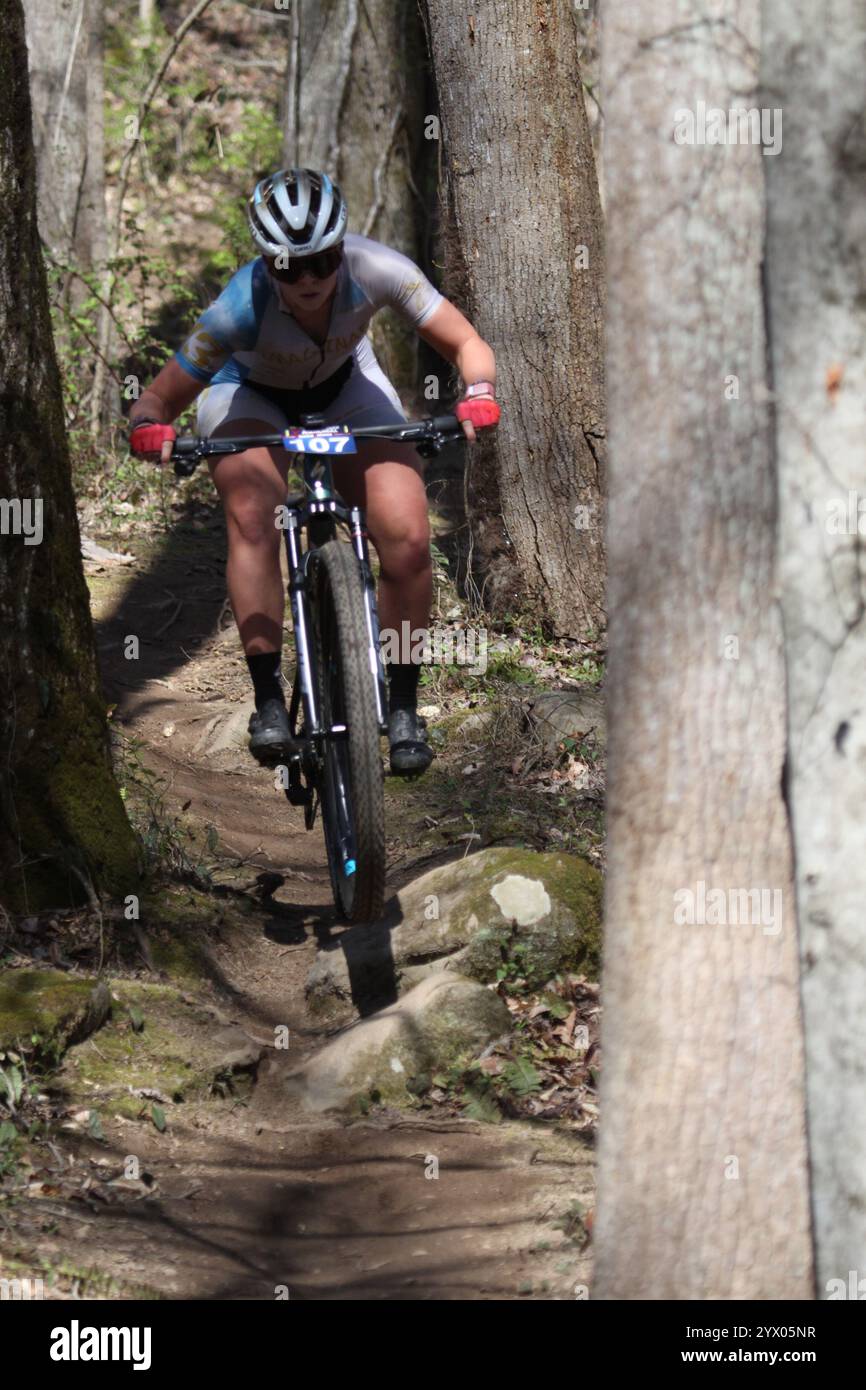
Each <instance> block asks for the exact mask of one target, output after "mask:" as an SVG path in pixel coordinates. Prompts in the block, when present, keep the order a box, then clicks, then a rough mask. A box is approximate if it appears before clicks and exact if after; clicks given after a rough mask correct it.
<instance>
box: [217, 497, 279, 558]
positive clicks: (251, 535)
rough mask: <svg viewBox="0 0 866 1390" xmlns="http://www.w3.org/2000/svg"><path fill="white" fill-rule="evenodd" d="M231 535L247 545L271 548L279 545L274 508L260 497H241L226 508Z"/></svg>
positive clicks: (233, 500)
mask: <svg viewBox="0 0 866 1390" xmlns="http://www.w3.org/2000/svg"><path fill="white" fill-rule="evenodd" d="M226 521H227V522H228V527H229V535H230V536H231V535H232V534H234V536H236V537H237V539H238V540H240V541H242V542H243V543H244V544H245V545H252V546H262V547H266V548H270V547H272V546H277V545H278V544H279V533H278V531H277V527H276V520H275V514H274V508H273V507H271V506H269V505H268V503H267V501H264V500H263V499H262V498H261V497H258V496H246V497H245V496H240V497H238V498H234V499H232V500H231V501H230V502H229V503H228V504H227V506H226Z"/></svg>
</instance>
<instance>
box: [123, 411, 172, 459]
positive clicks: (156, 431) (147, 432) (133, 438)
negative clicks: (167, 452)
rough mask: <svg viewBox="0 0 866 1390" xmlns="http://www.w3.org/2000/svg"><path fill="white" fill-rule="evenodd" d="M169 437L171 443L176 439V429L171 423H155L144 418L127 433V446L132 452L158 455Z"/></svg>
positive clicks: (142, 454) (145, 455) (143, 455)
mask: <svg viewBox="0 0 866 1390" xmlns="http://www.w3.org/2000/svg"><path fill="white" fill-rule="evenodd" d="M167 439H169V440H171V442H172V444H173V443H174V441H175V440H176V439H177V430H175V429H174V427H173V426H172V425H157V424H155V423H154V422H153V421H150V420H146V421H144V422H143V423H142V424H140V425H136V426H135V428H134V429H133V430H131V431H130V435H129V447H130V449H131V450H132V452H133V453H134V454H139V455H140V456H142V457H144V458H146V457H147V455H148V454H155V455H156V456H157V457H159V455H160V453H161V452H162V446H163V444H164V443H165V441H166V440H167Z"/></svg>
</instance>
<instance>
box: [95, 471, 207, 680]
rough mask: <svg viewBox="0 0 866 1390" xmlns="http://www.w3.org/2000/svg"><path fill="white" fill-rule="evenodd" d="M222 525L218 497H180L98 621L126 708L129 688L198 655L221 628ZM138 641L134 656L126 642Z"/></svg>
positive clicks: (108, 669)
mask: <svg viewBox="0 0 866 1390" xmlns="http://www.w3.org/2000/svg"><path fill="white" fill-rule="evenodd" d="M225 548H226V547H225V525H224V522H223V516H222V509H221V507H220V506H219V504H218V501H217V499H216V496H215V495H214V497H213V499H212V500H210V501H206V502H203V501H200V500H196V499H195V498H193V497H191V496H186V497H184V498H183V509H182V511H181V513H180V515H179V516H178V517H177V519H176V520H175V521H174V522H173V523H172V525H171V529H170V530H169V531H167V532H165V533H163V535H162V536H161V537H160V539H159V540H158V542H157V543H156V545H155V547H154V549H153V553H152V554H151V555H150V557H149V560H148V561H147V563H146V564H139V566H137V568H136V570H135V572H134V574H133V576H132V578H131V580H130V581H129V582H128V583H127V584H126V587H125V588H124V591H123V594H122V596H121V599H120V602H119V603H118V604H117V605H116V607H115V608H114V609H113V610H112V611H111V613H109V614H108V615H107V616H106V617H104V618H102V619H100V620H99V621H98V622H97V623H96V624H95V628H96V641H97V648H98V651H99V662H100V668H101V671H102V676H103V681H104V683H105V687H106V693H107V694H108V695H109V696H110V697H111V698H113V699H116V700H117V702H118V703H119V704H121V705H122V702H123V697H124V695H125V694H126V693H127V692H128V691H130V690H140V689H141V687H142V686H144V685H146V684H147V683H148V682H149V681H152V680H154V679H161V680H164V679H166V677H167V676H169V675H170V674H171V673H172V672H173V671H176V670H178V668H180V667H181V666H184V665H186V664H187V663H188V662H189V661H190V660H191V659H194V658H195V657H196V656H197V655H198V654H199V653H200V652H201V650H202V648H203V647H205V646H206V645H207V643H208V642H210V641H211V639H212V638H213V636H214V634H215V633H216V632H217V630H218V621H219V617H220V614H221V612H222V611H223V607H224V604H225V600H226V588H225V577H224V570H225ZM130 636H133V637H137V638H138V651H139V655H138V658H137V659H130V658H129V657H127V656H126V654H125V650H126V639H127V638H128V637H130Z"/></svg>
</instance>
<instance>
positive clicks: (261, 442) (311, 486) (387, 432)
mask: <svg viewBox="0 0 866 1390" xmlns="http://www.w3.org/2000/svg"><path fill="white" fill-rule="evenodd" d="M324 428H325V422H324V419H323V418H322V416H321V415H303V416H301V428H300V429H292V430H290V431H288V433H289V434H295V435H297V434H301V433H311V432H315V431H316V430H324ZM347 428H348V430H349V433H350V434H351V435H352V436H353V438H355V439H392V440H394V441H395V442H396V443H411V444H414V445H415V447H416V448H417V450H418V453H419V454H421V455H422V457H425V458H429V457H431V456H432V455H434V454H438V453H439V452H440V450H441V449H442V448H444V447H445V445H446V444H448V443H451V442H454V441H456V440H463V439H464V438H465V436H464V434H463V429H462V426H461V424H460V422H459V420H458V419H457V418H456V416H454V415H440V416H431V417H430V418H429V419H427V420H416V421H411V422H407V423H403V424H398V425H368V426H362V427H361V428H360V429H351V427H347ZM284 441H285V434H273V435H263V434H256V435H246V436H242V437H238V438H226V439H200V438H197V437H195V436H187V437H181V438H178V439H177V440H176V441H175V446H174V452H173V455H172V457H173V459H174V471H175V473H176V474H177V475H178V476H179V477H188V476H189V475H190V474H192V473H193V472H194V471H195V469H196V467H197V466H198V464H199V462H200V461H201V460H202V459H203V458H208V457H214V456H222V455H225V454H239V453H242V452H243V451H244V450H245V449H252V448H271V449H275V448H284V447H285V444H284ZM303 460H304V488H305V492H304V493H303V494H302V495H301V496H299V497H288V498H287V499H286V503H285V528H284V529H285V537H284V539H285V546H286V556H287V559H288V566H289V596H290V602H291V607H292V626H293V628H294V636H295V651H296V653H297V667H296V671H295V680H294V685H293V688H292V696H291V701H290V703H289V721H290V725H291V728H292V730H293V731H294V730H295V728H296V725H297V716H298V713H299V707H300V706H301V705H303V711H304V728H305V738H304V744H305V745H306V749H307V753H308V754H309V753H311V752H313V751H314V750H315V752H316V753H319V752H320V750H321V745H322V742H323V740H325V739H337V738H340V737H341V736H342V737H345V734H346V730H345V728H344V727H343V726H334V728H331V729H326V728H324V727H323V725H322V722H321V717H320V711H319V708H318V698H317V694H316V688H315V681H314V679H313V669H312V660H311V655H310V612H309V581H310V567H311V563H312V557H313V556H314V554H315V551H316V545H315V544H314V543H313V542H312V541H311V538H310V530H311V527H310V523H311V522H313V521H314V519H315V518H318V517H323V518H331V519H332V520H333V522H334V523H335V525H336V524H337V523H339V524H341V525H343V526H345V527H346V528H347V529H348V532H349V536H350V540H351V544H352V548H353V550H354V552H355V555H356V557H357V560H358V564H359V566H360V569H361V577H362V581H363V585H364V612H365V616H366V628H367V645H368V651H369V663H370V674H371V676H372V677H373V678H374V679H375V683H376V715H377V719H378V721H379V732H380V733H381V734H384V733H387V729H388V723H387V717H388V702H387V690H386V684H385V670H384V664H383V661H382V652H381V646H380V641H379V616H378V610H377V606H376V586H375V582H374V580H373V570H372V566H371V564H370V551H369V546H368V533H367V528H366V525H365V522H364V513H363V511H362V510H361V508H360V507H347V506H346V504H345V503H344V502H342V501H341V500H340V498H339V496H338V495H337V494H336V493H335V492H334V485H333V478H332V474H331V465H330V459H329V457H328V456H323V455H322V454H316V453H306V452H305V453H304V454H303ZM305 527H306V528H307V542H308V544H307V549H306V550H305V551H302V549H301V544H300V536H301V531H302V530H303V529H304V528H305ZM303 758H304V753H303V752H302V751H299V752H298V753H296V754H295V755H294V756H293V758H292V759H291V762H290V765H289V769H288V772H289V786H288V787H287V788H286V796H287V797H288V799H289V801H291V802H292V803H293V804H295V805H303V806H305V807H306V818H307V824H308V828H309V826H310V825H311V824H312V819H313V817H314V816H315V801H314V798H313V796H312V794H311V792H310V791H308V790H307V789H305V788H303V787H302V786H301V781H300V766H301V762H302V760H303Z"/></svg>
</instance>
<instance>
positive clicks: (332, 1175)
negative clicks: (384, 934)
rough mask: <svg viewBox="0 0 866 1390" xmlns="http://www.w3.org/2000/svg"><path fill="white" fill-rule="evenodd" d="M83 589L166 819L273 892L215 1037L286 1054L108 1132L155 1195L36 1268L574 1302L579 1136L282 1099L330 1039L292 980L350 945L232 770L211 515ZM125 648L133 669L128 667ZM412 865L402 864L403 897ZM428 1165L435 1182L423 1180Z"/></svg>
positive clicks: (320, 876) (273, 806)
mask: <svg viewBox="0 0 866 1390" xmlns="http://www.w3.org/2000/svg"><path fill="white" fill-rule="evenodd" d="M92 568H93V567H91V569H92ZM90 583H91V586H92V592H93V597H94V617H95V619H96V621H97V631H98V641H99V646H100V654H101V660H102V665H103V671H104V675H105V681H106V686H107V690H108V693H109V698H110V699H112V700H113V701H116V702H117V706H118V708H117V711H116V714H115V721H116V722H117V723H118V724H119V725H120V727H121V728H122V730H123V732H124V733H125V734H126V735H128V736H131V737H134V738H135V739H136V740H138V741H140V743H141V745H142V748H141V754H140V756H141V758H142V760H143V761H144V762H145V763H146V764H147V765H148V766H150V767H151V768H153V769H155V770H156V771H158V772H159V773H160V774H162V776H163V777H164V778H165V779H166V801H167V804H168V806H169V807H170V809H171V810H172V811H175V810H179V809H180V808H181V807H183V806H184V805H185V804H186V803H190V804H189V808H188V811H187V814H188V815H189V816H190V817H193V818H194V819H195V821H197V822H200V823H209V824H212V825H213V826H214V827H215V829H216V833H217V835H218V837H219V844H220V848H219V851H218V853H220V854H222V855H223V856H225V858H226V861H227V862H230V861H231V860H232V859H234V860H235V862H237V860H238V859H239V858H244V859H245V860H246V862H245V863H244V864H243V865H242V866H241V867H240V868H239V869H238V871H237V878H238V881H240V882H242V881H244V880H245V883H246V885H247V886H249V887H254V881H255V878H256V875H257V874H258V873H260V872H261V871H263V870H271V871H274V872H276V873H279V874H281V875H283V877H284V883H283V885H282V886H281V887H280V888H278V890H277V891H276V893H275V895H274V898H273V900H272V910H271V911H267V912H266V911H264V910H263V909H262V908H261V907H260V906H258V905H257V907H256V910H255V911H254V912H253V913H252V914H251V915H250V917H249V929H248V930H247V931H245V932H244V934H243V937H242V939H238V938H237V937H233V938H231V939H230V940H228V941H226V942H224V943H223V944H222V945H221V946H220V947H218V949H217V951H216V961H217V964H218V966H219V970H220V972H221V973H222V976H223V978H224V979H225V981H226V986H227V988H226V989H224V990H223V991H222V995H221V999H220V1007H221V1009H222V1011H223V1014H224V1016H225V1018H226V1019H232V1020H234V1021H235V1022H237V1023H239V1024H240V1025H241V1026H242V1027H243V1028H244V1029H245V1030H246V1031H247V1032H248V1033H249V1034H250V1035H251V1036H252V1037H254V1038H256V1039H258V1040H261V1041H264V1042H265V1043H272V1041H273V1027H274V1025H275V1024H284V1025H287V1026H288V1027H289V1029H290V1035H291V1039H292V1045H291V1046H290V1048H289V1049H288V1050H286V1051H277V1050H275V1049H274V1048H273V1046H269V1048H268V1051H267V1054H266V1059H265V1061H264V1062H263V1063H262V1065H261V1066H260V1068H259V1072H258V1077H257V1081H256V1084H255V1087H254V1088H253V1090H252V1092H251V1095H250V1097H249V1099H248V1100H247V1101H245V1102H243V1103H241V1102H239V1101H238V1100H236V1099H234V1100H233V1099H231V1098H229V1099H227V1100H222V1101H220V1100H213V1099H211V1100H208V1101H206V1102H204V1101H203V1102H201V1103H198V1104H188V1105H183V1106H177V1107H175V1109H174V1111H173V1113H172V1120H171V1124H170V1125H169V1127H168V1129H167V1130H166V1132H164V1133H159V1132H157V1130H156V1129H154V1128H153V1127H151V1126H148V1125H146V1124H141V1123H136V1122H134V1121H126V1122H124V1121H123V1120H121V1119H111V1118H109V1119H108V1120H107V1121H106V1123H105V1136H106V1139H107V1141H108V1147H107V1148H106V1147H104V1146H102V1147H100V1148H97V1146H95V1145H93V1146H92V1153H93V1155H95V1156H97V1158H101V1159H105V1157H106V1155H107V1156H108V1158H109V1160H113V1159H114V1158H115V1157H117V1156H123V1155H124V1154H128V1153H130V1152H134V1153H135V1154H136V1155H137V1156H138V1157H139V1158H140V1160H141V1161H142V1163H143V1165H144V1167H145V1169H146V1170H147V1171H148V1173H149V1174H150V1175H152V1177H153V1179H154V1181H155V1183H156V1184H158V1191H157V1195H156V1196H154V1197H152V1198H149V1199H147V1200H143V1201H142V1200H139V1201H134V1202H133V1201H130V1202H129V1203H121V1204H120V1205H114V1206H110V1207H98V1204H93V1206H92V1207H91V1209H89V1210H88V1209H87V1208H83V1209H82V1215H80V1216H77V1215H76V1216H73V1215H69V1214H68V1212H67V1211H66V1210H63V1211H61V1210H60V1209H58V1211H57V1213H56V1217H57V1219H56V1224H55V1226H54V1228H53V1230H52V1231H51V1232H50V1233H49V1234H48V1235H45V1234H44V1229H45V1228H44V1226H43V1227H42V1231H43V1234H41V1235H40V1237H39V1242H38V1245H39V1248H40V1249H41V1250H42V1253H43V1254H44V1255H47V1256H48V1257H49V1258H56V1259H58V1260H59V1259H60V1258H61V1256H63V1255H64V1254H66V1255H68V1254H69V1252H70V1250H71V1249H72V1248H73V1247H74V1250H75V1253H76V1257H77V1259H78V1260H79V1261H82V1262H83V1263H84V1264H86V1265H88V1266H95V1267H97V1268H99V1269H100V1270H104V1271H106V1273H108V1274H110V1275H111V1276H112V1277H113V1278H115V1279H116V1280H118V1281H119V1282H120V1285H121V1287H122V1288H132V1287H135V1286H145V1287H146V1288H148V1289H150V1290H152V1291H153V1292H154V1293H157V1294H159V1295H161V1296H163V1297H169V1298H202V1297H205V1298H231V1299H236V1298H254V1299H271V1298H274V1297H275V1288H277V1287H278V1286H285V1288H286V1289H287V1290H288V1294H289V1297H290V1298H343V1299H345V1298H358V1299H378V1298H385V1299H390V1298H395V1299H427V1298H440V1299H476V1298H482V1299H490V1298H515V1297H519V1296H524V1297H525V1296H530V1297H535V1298H573V1297H575V1292H574V1290H575V1286H576V1285H581V1284H585V1283H586V1282H587V1280H588V1259H587V1257H586V1256H584V1255H582V1254H581V1253H580V1244H579V1243H578V1242H577V1241H576V1240H575V1239H573V1237H572V1234H571V1231H570V1228H569V1226H568V1221H567V1219H565V1220H563V1218H567V1213H568V1212H569V1210H573V1209H574V1204H575V1202H576V1201H578V1200H579V1201H581V1202H582V1203H583V1205H584V1206H591V1205H592V1198H591V1195H590V1193H591V1183H592V1174H591V1165H590V1162H589V1153H588V1150H587V1148H586V1147H585V1145H584V1144H583V1143H582V1142H580V1141H579V1140H578V1139H577V1138H576V1137H574V1136H572V1135H568V1134H556V1133H554V1132H553V1131H552V1130H551V1129H550V1127H548V1126H543V1125H537V1126H532V1125H529V1124H517V1123H515V1124H511V1123H504V1124H502V1125H500V1126H494V1125H482V1124H477V1123H474V1122H470V1121H467V1120H447V1119H443V1120H442V1121H439V1122H437V1121H436V1120H435V1119H432V1120H431V1119H427V1120H421V1119H417V1118H415V1117H411V1116H400V1115H398V1114H396V1113H394V1112H391V1113H386V1114H382V1115H377V1114H375V1112H374V1114H372V1115H371V1116H369V1117H367V1118H365V1119H356V1120H354V1121H351V1122H348V1121H344V1120H342V1119H339V1118H334V1117H328V1116H326V1117H324V1118H323V1117H318V1116H317V1117H312V1118H311V1117H310V1116H309V1115H306V1114H303V1113H299V1112H298V1111H297V1110H296V1109H293V1108H292V1106H291V1104H290V1103H289V1101H288V1100H287V1098H286V1095H285V1091H284V1086H283V1082H284V1077H285V1075H286V1072H287V1070H288V1069H289V1068H291V1067H293V1066H295V1065H297V1063H298V1061H299V1060H300V1059H301V1058H302V1057H303V1056H304V1055H305V1054H308V1053H309V1052H310V1050H312V1049H313V1048H315V1047H317V1046H319V1045H320V1044H321V1041H322V1033H321V1032H320V1031H319V1029H318V1028H317V1026H316V1023H315V1021H314V1020H312V1019H311V1018H310V1017H309V1016H308V1014H307V1013H306V1010H305V1004H304V981H305V978H306V975H307V972H308V970H309V968H310V966H311V965H312V963H313V960H314V957H315V953H316V950H317V948H318V945H319V944H320V943H321V942H322V941H324V940H327V939H329V937H331V935H332V934H335V933H338V932H339V930H340V928H339V926H338V925H337V923H336V922H335V919H334V915H333V912H332V909H331V905H330V893H329V884H328V875H327V868H326V863H325V858H324V850H323V845H322V839H321V831H320V829H318V827H317V829H316V830H315V831H314V832H312V833H310V834H308V833H307V832H306V831H305V830H304V828H303V821H302V818H301V813H300V811H298V810H296V809H295V808H292V807H289V806H288V803H286V802H285V799H284V798H283V797H282V795H281V794H278V793H277V792H276V791H275V790H274V788H273V784H272V781H271V779H270V777H269V775H268V774H267V773H265V772H262V771H261V770H260V769H258V768H257V767H256V766H255V764H254V763H253V762H252V761H251V760H250V759H249V756H248V754H247V753H246V752H245V751H244V742H245V740H244V733H245V728H246V720H247V716H248V713H249V704H248V693H247V681H246V670H245V667H244V666H243V665H242V661H241V657H240V648H239V646H238V644H237V632H236V629H235V628H234V626H233V624H232V623H231V619H230V615H227V613H226V611H225V608H224V593H225V590H224V585H223V579H222V536H221V532H220V530H219V527H218V526H217V525H214V524H213V523H212V522H211V521H209V520H208V519H206V518H205V520H204V521H203V522H202V523H201V525H200V526H199V529H193V528H192V527H190V528H189V529H186V530H183V529H178V530H176V531H175V532H174V533H173V537H172V540H171V542H170V543H169V548H168V549H166V550H161V551H159V552H156V553H154V554H152V555H150V556H149V558H148V560H147V562H146V563H144V562H141V561H140V562H139V563H138V564H137V565H136V566H135V567H134V568H133V569H131V570H130V571H120V570H119V569H116V568H111V567H109V568H108V569H107V570H105V571H104V572H102V573H95V574H91V576H90ZM121 589H122V592H119V591H120V590H121ZM221 614H222V618H221V616H220V615H221ZM129 635H135V636H137V637H138V639H139V642H140V654H139V659H138V660H137V661H135V660H127V659H126V658H125V657H124V641H125V639H126V638H127V637H128V636H129ZM422 785H423V784H418V789H417V793H415V792H413V795H416V794H417V795H418V796H419V797H420V796H422V795H423V792H422V790H421V788H422ZM392 815H393V808H392ZM402 849H405V844H404V845H403V846H402V847H400V846H397V847H395V851H394V856H393V857H395V858H400V857H401V852H402ZM402 858H403V860H404V861H405V854H403V855H402ZM412 867H413V866H412V865H411V863H409V864H407V863H405V862H403V863H402V865H401V872H400V874H399V879H400V880H405V879H406V878H407V877H411V876H412ZM424 867H425V868H426V867H429V857H428V859H427V861H426V862H425V864H424ZM397 881H398V880H397V876H396V875H395V876H394V879H393V880H392V883H391V886H392V887H394V886H395V884H396V883H397ZM95 1041H96V1042H97V1043H98V1038H97V1039H96V1040H95ZM83 1145H84V1147H83V1153H84V1154H86V1153H87V1152H88V1148H87V1141H86V1140H85V1141H83ZM80 1152H82V1151H81V1150H80ZM432 1159H436V1160H437V1161H438V1178H431V1177H428V1176H426V1174H428V1173H430V1172H431V1170H432V1169H433V1167H434V1165H433V1164H432V1162H431V1160H432ZM34 1234H35V1231H34Z"/></svg>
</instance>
